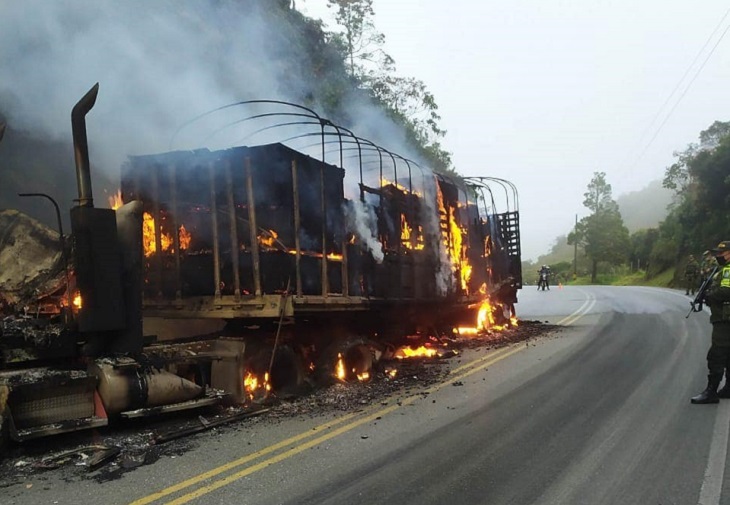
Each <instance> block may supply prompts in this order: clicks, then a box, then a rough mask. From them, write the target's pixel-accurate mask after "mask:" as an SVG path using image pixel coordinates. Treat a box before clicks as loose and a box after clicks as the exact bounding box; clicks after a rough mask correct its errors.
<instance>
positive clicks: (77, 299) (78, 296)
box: [72, 292, 83, 310]
mask: <svg viewBox="0 0 730 505" xmlns="http://www.w3.org/2000/svg"><path fill="white" fill-rule="evenodd" d="M72 303H73V305H74V308H75V309H76V310H78V309H80V308H81V307H82V306H83V305H82V303H81V293H79V292H76V294H75V295H74V299H73V301H72Z"/></svg>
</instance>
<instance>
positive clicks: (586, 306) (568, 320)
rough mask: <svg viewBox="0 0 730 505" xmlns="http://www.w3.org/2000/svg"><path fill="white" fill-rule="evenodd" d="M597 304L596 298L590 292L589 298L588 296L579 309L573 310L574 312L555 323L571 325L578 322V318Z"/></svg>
mask: <svg viewBox="0 0 730 505" xmlns="http://www.w3.org/2000/svg"><path fill="white" fill-rule="evenodd" d="M595 304H596V299H595V298H594V297H593V295H592V294H588V298H586V301H585V302H583V305H581V306H580V307H578V310H576V311H575V312H573V313H572V314H570V315H568V316H565V317H564V318H563V319H561V320H560V321H558V322H557V323H555V324H556V325H558V326H561V325H564V326H569V325H571V324H573V323H574V322H576V321H577V320H578V319H580V318H581V317H583V316H584V315H585V314H586V313H587V312H588V311H589V310H591V309H592V308H593V306H594V305H595Z"/></svg>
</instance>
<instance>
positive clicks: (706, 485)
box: [697, 401, 730, 505]
mask: <svg viewBox="0 0 730 505" xmlns="http://www.w3.org/2000/svg"><path fill="white" fill-rule="evenodd" d="M700 408H701V407H700ZM729 431H730V403H727V402H726V401H723V402H720V404H719V405H718V406H717V415H716V416H715V428H714V429H713V430H712V440H711V441H710V455H709V456H708V458H707V468H706V469H705V478H704V480H703V481H702V488H701V489H700V500H699V502H697V503H698V505H719V503H720V496H721V495H722V481H723V479H724V477H725V459H726V458H727V442H728V432H729Z"/></svg>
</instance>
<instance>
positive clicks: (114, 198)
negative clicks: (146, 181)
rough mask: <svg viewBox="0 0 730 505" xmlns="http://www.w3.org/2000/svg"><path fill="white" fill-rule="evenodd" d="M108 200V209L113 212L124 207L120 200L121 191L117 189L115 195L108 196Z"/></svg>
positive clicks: (122, 201)
mask: <svg viewBox="0 0 730 505" xmlns="http://www.w3.org/2000/svg"><path fill="white" fill-rule="evenodd" d="M108 200H109V208H110V209H113V210H117V209H118V208H119V207H121V206H122V205H124V200H122V190H121V189H118V190H117V192H116V193H114V194H113V195H110V196H109V198H108Z"/></svg>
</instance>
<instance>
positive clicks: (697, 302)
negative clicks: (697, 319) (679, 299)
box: [684, 265, 720, 319]
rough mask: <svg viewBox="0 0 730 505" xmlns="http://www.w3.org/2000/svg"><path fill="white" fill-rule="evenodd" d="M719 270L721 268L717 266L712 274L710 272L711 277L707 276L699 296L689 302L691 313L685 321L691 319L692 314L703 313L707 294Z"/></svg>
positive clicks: (698, 293) (688, 313)
mask: <svg viewBox="0 0 730 505" xmlns="http://www.w3.org/2000/svg"><path fill="white" fill-rule="evenodd" d="M718 268H720V267H719V265H716V266H715V268H713V269H712V272H710V275H708V276H707V279H705V280H704V281H703V282H702V285H701V286H700V289H699V291H697V296H695V299H694V300H692V301H691V302H689V305H690V309H689V312H687V315H686V316H685V317H684V318H685V319H687V318H689V315H690V314H691V313H692V312H702V305H703V304H704V303H705V292H706V291H707V290H708V289H709V287H710V285H711V284H712V278H713V277H714V276H715V273H717V269H718Z"/></svg>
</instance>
